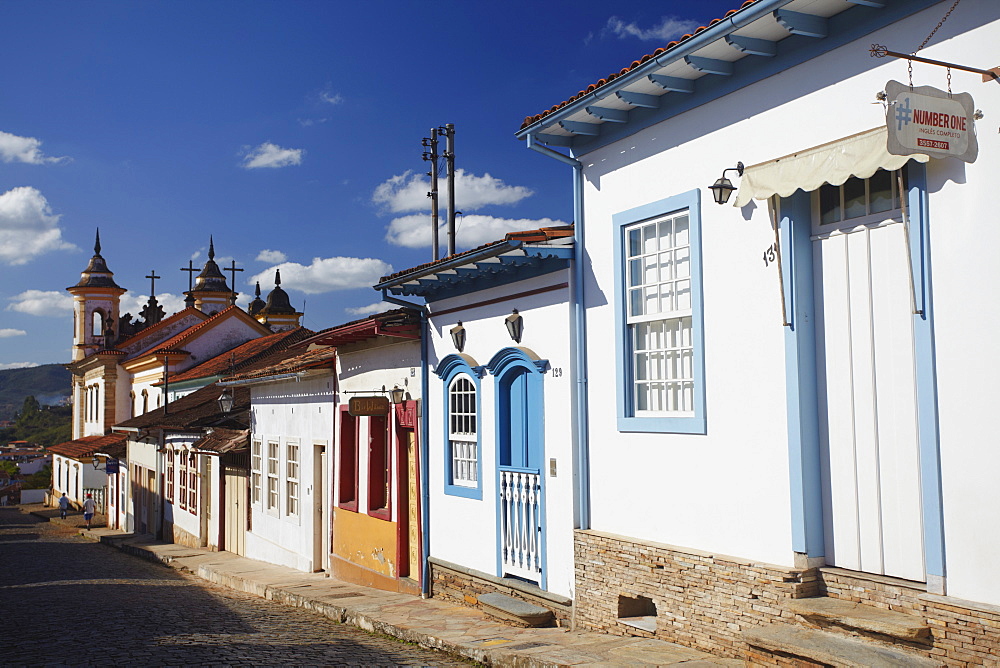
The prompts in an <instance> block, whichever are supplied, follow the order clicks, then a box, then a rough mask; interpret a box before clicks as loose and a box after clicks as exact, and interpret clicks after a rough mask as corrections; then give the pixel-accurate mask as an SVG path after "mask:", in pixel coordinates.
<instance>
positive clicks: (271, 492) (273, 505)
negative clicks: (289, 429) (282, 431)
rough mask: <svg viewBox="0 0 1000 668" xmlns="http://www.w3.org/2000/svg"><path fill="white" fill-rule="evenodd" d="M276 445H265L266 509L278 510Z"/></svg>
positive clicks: (277, 455)
mask: <svg viewBox="0 0 1000 668" xmlns="http://www.w3.org/2000/svg"><path fill="white" fill-rule="evenodd" d="M279 456H280V451H279V450H278V444H277V443H268V444H267V509H268V510H274V511H277V509H278V457H279Z"/></svg>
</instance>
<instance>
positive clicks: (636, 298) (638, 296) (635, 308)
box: [628, 288, 643, 315]
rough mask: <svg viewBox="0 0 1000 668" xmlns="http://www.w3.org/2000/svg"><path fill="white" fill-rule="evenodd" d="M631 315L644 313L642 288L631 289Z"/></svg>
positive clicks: (629, 294) (629, 298)
mask: <svg viewBox="0 0 1000 668" xmlns="http://www.w3.org/2000/svg"><path fill="white" fill-rule="evenodd" d="M628 301H629V315H642V313H643V312H642V289H641V288H638V289H635V290H629V293H628Z"/></svg>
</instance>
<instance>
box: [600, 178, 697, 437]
mask: <svg viewBox="0 0 1000 668" xmlns="http://www.w3.org/2000/svg"><path fill="white" fill-rule="evenodd" d="M612 221H613V223H614V228H615V231H616V234H615V269H616V271H615V352H616V354H617V359H616V364H615V367H616V368H615V380H616V382H617V392H616V409H617V414H618V430H619V431H622V432H661V433H675V434H704V433H706V428H707V423H706V420H705V351H704V341H705V338H704V315H703V314H704V292H703V285H702V272H701V191H700V190H691V191H688V192H686V193H681V194H679V195H674V196H672V197H668V198H667V199H662V200H658V201H655V202H650V203H649V204H643V205H641V206H637V207H635V208H633V209H628V210H626V211H621V212H619V213H616V214H614V216H613V217H612Z"/></svg>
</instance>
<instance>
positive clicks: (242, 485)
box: [223, 466, 249, 556]
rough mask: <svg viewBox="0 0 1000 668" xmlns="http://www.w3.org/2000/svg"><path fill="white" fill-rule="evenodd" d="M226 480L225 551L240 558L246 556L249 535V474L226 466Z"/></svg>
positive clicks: (224, 473) (224, 472)
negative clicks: (247, 517) (247, 516)
mask: <svg viewBox="0 0 1000 668" xmlns="http://www.w3.org/2000/svg"><path fill="white" fill-rule="evenodd" d="M223 475H224V476H225V478H226V481H225V488H226V498H225V504H226V510H225V513H224V514H223V517H224V518H225V520H224V522H225V529H224V536H225V541H226V542H225V549H226V551H227V552H233V553H234V554H238V555H240V556H245V555H246V535H247V520H246V514H247V508H246V502H247V493H248V491H249V485H248V479H247V472H246V470H244V469H240V468H237V467H235V466H224V467H223Z"/></svg>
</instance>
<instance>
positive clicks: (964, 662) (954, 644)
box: [820, 568, 1000, 666]
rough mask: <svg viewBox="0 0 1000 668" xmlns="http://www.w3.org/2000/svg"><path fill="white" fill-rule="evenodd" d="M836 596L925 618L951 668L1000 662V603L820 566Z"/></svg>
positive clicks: (937, 651)
mask: <svg viewBox="0 0 1000 668" xmlns="http://www.w3.org/2000/svg"><path fill="white" fill-rule="evenodd" d="M820 575H821V578H822V581H823V590H822V593H823V594H825V595H826V596H829V597H830V598H839V599H844V600H848V601H854V602H860V603H864V604H867V605H872V606H874V607H877V608H887V609H889V610H898V611H900V612H908V613H910V614H913V615H917V616H919V617H921V618H923V619H924V620H925V621H926V622H927V625H928V626H930V627H931V635H932V637H933V638H934V644H933V648H932V649H931V651H930V656H932V657H934V658H939V659H942V660H943V661H945V663H947V664H948V665H949V666H983V665H986V666H990V665H993V666H1000V606H994V605H986V604H983V603H975V602H973V601H963V600H961V599H955V598H950V597H948V596H937V595H934V594H927V593H925V592H924V591H923V589H922V586H921V585H920V584H919V583H917V584H915V586H906V584H905V583H901V582H899V581H893V579H891V578H882V577H879V576H870V575H862V574H853V573H850V572H844V571H842V570H840V569H835V568H823V569H821V570H820Z"/></svg>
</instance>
